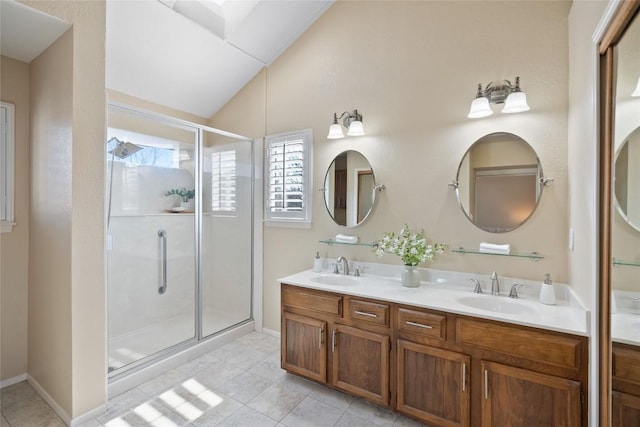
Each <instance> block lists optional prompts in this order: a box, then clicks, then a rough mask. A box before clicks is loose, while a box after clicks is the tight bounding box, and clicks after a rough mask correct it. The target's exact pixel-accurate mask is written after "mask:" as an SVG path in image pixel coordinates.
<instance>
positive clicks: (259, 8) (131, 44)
mask: <svg viewBox="0 0 640 427" xmlns="http://www.w3.org/2000/svg"><path fill="white" fill-rule="evenodd" d="M332 2H333V0H322V1H320V0H317V1H314V0H296V1H291V0H284V1H283V0H260V1H252V0H226V1H224V0H162V1H160V0H144V1H140V0H135V1H129V0H120V1H109V2H107V73H106V84H107V87H108V88H111V89H115V90H117V91H120V92H124V93H126V94H129V95H132V96H136V97H138V98H142V99H145V100H148V101H152V102H155V103H158V104H161V105H166V106H170V107H172V108H176V109H178V110H181V111H185V112H188V113H192V114H195V115H197V116H200V117H204V118H209V117H211V116H212V115H214V114H215V113H216V111H218V110H219V109H220V108H221V107H222V106H224V105H225V104H226V103H227V102H228V101H229V100H230V99H231V98H232V97H233V96H234V95H235V94H236V93H238V91H240V89H242V87H244V85H246V84H247V83H248V82H249V81H250V80H251V79H252V78H253V77H254V76H255V75H256V74H257V73H258V72H259V71H260V70H261V69H262V68H263V67H264V66H266V65H269V64H271V63H272V62H273V61H274V60H275V59H276V58H277V57H278V56H279V55H280V54H281V53H282V52H283V51H284V50H286V49H287V48H288V47H289V46H290V45H291V44H292V43H293V42H294V41H295V40H296V39H297V38H298V37H299V36H300V35H301V34H302V33H303V32H304V31H305V30H306V29H307V28H308V27H309V26H310V25H311V24H312V23H313V22H314V21H315V20H316V19H317V18H318V17H319V16H320V15H322V13H324V12H325V11H326V10H327V9H328V8H329V6H330V5H331V4H332Z"/></svg>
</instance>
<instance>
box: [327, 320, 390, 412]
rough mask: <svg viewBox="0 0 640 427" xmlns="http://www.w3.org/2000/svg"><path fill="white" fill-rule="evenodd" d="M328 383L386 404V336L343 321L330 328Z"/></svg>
mask: <svg viewBox="0 0 640 427" xmlns="http://www.w3.org/2000/svg"><path fill="white" fill-rule="evenodd" d="M332 335H333V341H332V351H331V365H332V371H331V372H332V374H331V381H330V384H331V385H333V386H334V387H336V388H338V389H341V390H344V391H346V392H349V393H351V394H353V395H355V396H359V397H363V398H365V399H367V400H370V401H372V402H374V403H377V404H379V405H383V406H389V401H390V390H389V353H390V350H389V336H388V335H382V334H379V333H375V332H368V331H365V330H362V329H359V328H354V327H351V326H345V325H335V326H334V327H333V330H332Z"/></svg>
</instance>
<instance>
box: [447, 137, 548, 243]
mask: <svg viewBox="0 0 640 427" xmlns="http://www.w3.org/2000/svg"><path fill="white" fill-rule="evenodd" d="M498 136H509V137H510V138H513V139H514V140H516V141H514V142H521V143H523V144H525V145H526V146H527V147H528V148H529V150H531V153H532V154H533V156H535V161H536V168H537V172H536V178H535V183H536V200H535V204H534V206H533V207H532V208H531V211H530V212H529V213H528V215H527V216H526V217H524V218H523V219H522V221H520V222H519V223H518V224H516V225H514V226H508V227H504V229H501V230H496V229H487V228H483V227H481V226H480V225H478V224H477V223H476V221H474V220H473V219H472V218H471V216H470V214H469V212H467V209H465V205H464V203H463V201H462V198H461V194H460V186H461V183H460V171H461V169H462V166H463V165H464V163H465V160H466V159H467V156H468V155H469V153H470V152H471V150H472V149H473V148H474V147H476V146H477V145H478V144H481V143H485V142H487V140H489V139H490V138H492V137H498ZM524 167H525V166H518V165H514V168H513V169H522V168H524ZM543 177H544V174H543V171H542V164H541V163H540V158H539V157H538V154H537V153H536V151H535V150H534V149H533V147H532V146H531V145H530V144H529V143H528V142H527V141H526V140H525V139H524V138H522V137H520V136H518V135H515V134H513V133H510V132H493V133H489V134H486V135H484V136H482V137H480V138H479V139H477V140H476V141H475V142H474V143H473V144H471V146H470V147H469V148H468V149H467V151H465V153H464V155H463V156H462V159H461V160H460V164H459V165H458V170H457V172H456V179H455V181H454V187H455V190H456V198H457V200H458V205H459V206H460V209H461V210H462V212H463V213H464V215H465V217H467V219H468V220H469V222H471V223H472V224H473V225H474V226H476V227H477V228H479V229H480V230H483V231H486V232H489V233H495V234H500V233H506V232H509V231H513V230H515V229H517V228H519V227H521V226H522V225H524V224H525V223H526V222H527V221H528V220H529V218H531V216H533V214H534V213H535V211H536V210H537V208H538V206H539V205H540V199H542V191H543V188H544V186H545V185H548V182H549V181H552V180H547V179H545V178H543Z"/></svg>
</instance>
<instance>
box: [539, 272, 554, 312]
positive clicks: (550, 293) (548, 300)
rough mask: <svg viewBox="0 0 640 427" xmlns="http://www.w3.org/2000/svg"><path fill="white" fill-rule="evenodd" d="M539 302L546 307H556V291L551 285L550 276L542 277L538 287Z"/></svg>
mask: <svg viewBox="0 0 640 427" xmlns="http://www.w3.org/2000/svg"><path fill="white" fill-rule="evenodd" d="M540 302H541V303H542V304H546V305H556V291H555V289H554V288H553V283H551V275H550V274H549V273H547V274H545V275H544V282H543V283H542V286H541V287H540Z"/></svg>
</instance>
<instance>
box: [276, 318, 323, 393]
mask: <svg viewBox="0 0 640 427" xmlns="http://www.w3.org/2000/svg"><path fill="white" fill-rule="evenodd" d="M326 331H327V322H324V321H322V320H316V319H312V318H309V317H305V316H299V315H297V314H292V313H288V312H286V311H285V312H283V313H282V355H281V359H282V369H286V370H287V371H290V372H293V373H296V374H299V375H302V376H304V377H307V378H309V379H312V380H315V381H319V382H323V383H325V382H327V339H326V335H327V333H326Z"/></svg>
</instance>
